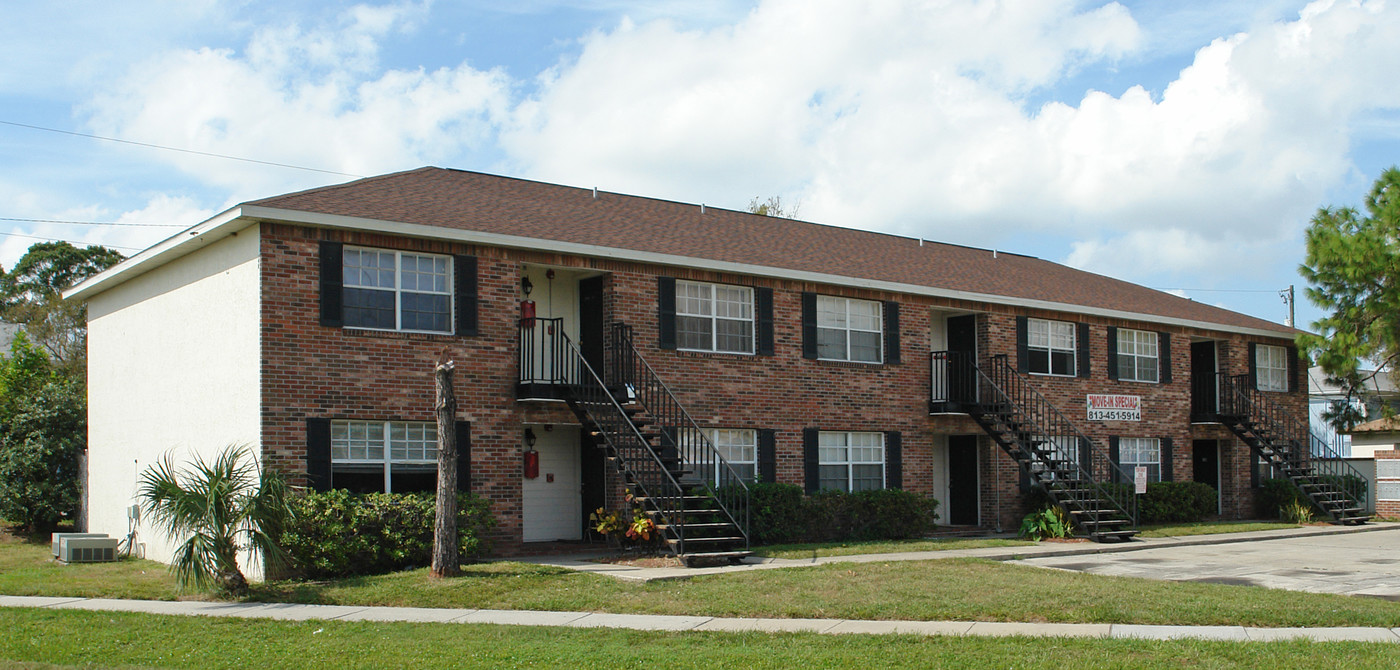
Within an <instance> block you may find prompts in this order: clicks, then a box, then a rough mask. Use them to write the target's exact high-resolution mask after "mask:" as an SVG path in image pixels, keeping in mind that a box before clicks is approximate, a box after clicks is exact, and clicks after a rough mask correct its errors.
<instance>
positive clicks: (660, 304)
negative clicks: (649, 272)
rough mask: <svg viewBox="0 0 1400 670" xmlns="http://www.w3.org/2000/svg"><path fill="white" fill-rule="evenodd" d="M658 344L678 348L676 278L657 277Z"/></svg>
mask: <svg viewBox="0 0 1400 670" xmlns="http://www.w3.org/2000/svg"><path fill="white" fill-rule="evenodd" d="M656 312H657V314H656V332H657V339H658V340H659V341H658V342H657V346H659V347H661V348H662V349H675V348H676V278H675V277H657V278H656Z"/></svg>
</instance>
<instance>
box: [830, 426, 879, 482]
mask: <svg viewBox="0 0 1400 670" xmlns="http://www.w3.org/2000/svg"><path fill="white" fill-rule="evenodd" d="M817 458H818V472H819V473H820V488H823V489H834V490H837V491H870V490H873V489H880V488H884V487H885V434H884V433H848V432H831V431H822V433H821V434H820V435H819V436H818V438H817Z"/></svg>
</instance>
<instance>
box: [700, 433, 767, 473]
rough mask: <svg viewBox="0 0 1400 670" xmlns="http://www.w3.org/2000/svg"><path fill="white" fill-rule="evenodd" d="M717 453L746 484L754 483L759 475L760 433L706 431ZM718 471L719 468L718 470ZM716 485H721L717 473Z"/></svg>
mask: <svg viewBox="0 0 1400 670" xmlns="http://www.w3.org/2000/svg"><path fill="white" fill-rule="evenodd" d="M705 436H706V437H708V438H710V443H711V444H714V445H715V451H718V452H719V455H720V456H721V457H723V458H724V460H726V461H728V462H729V467H731V468H733V469H734V473H735V474H737V475H739V477H740V478H742V479H743V480H744V481H746V482H752V481H754V477H755V476H756V475H757V474H758V431H756V430H752V429H731V428H711V429H709V430H706V431H705ZM717 469H718V468H717ZM714 476H715V484H716V485H720V484H723V483H724V482H722V481H720V473H719V472H715V475H714Z"/></svg>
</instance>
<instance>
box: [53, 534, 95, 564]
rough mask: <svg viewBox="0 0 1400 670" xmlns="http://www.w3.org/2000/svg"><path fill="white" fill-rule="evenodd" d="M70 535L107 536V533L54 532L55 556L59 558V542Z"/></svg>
mask: <svg viewBox="0 0 1400 670" xmlns="http://www.w3.org/2000/svg"><path fill="white" fill-rule="evenodd" d="M70 537H107V534H106V533H54V534H53V557H54V558H58V550H59V544H60V543H62V542H63V540H64V539H65V538H70Z"/></svg>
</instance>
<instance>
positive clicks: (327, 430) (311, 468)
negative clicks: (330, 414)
mask: <svg viewBox="0 0 1400 670" xmlns="http://www.w3.org/2000/svg"><path fill="white" fill-rule="evenodd" d="M306 485H307V486H309V487H311V489H312V490H314V491H329V490H330V488H331V420H330V419H307V420H306Z"/></svg>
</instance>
